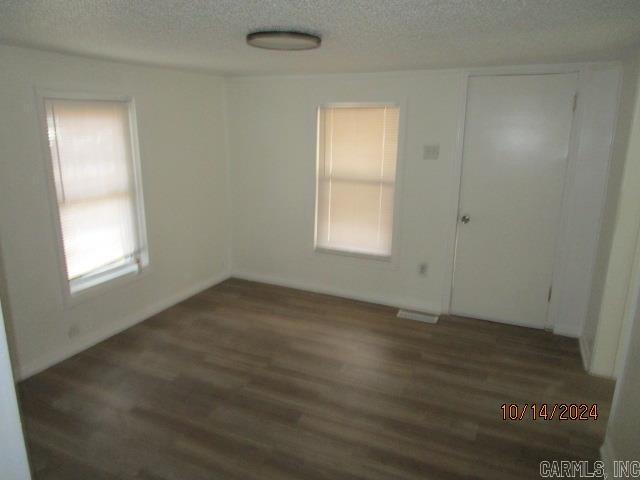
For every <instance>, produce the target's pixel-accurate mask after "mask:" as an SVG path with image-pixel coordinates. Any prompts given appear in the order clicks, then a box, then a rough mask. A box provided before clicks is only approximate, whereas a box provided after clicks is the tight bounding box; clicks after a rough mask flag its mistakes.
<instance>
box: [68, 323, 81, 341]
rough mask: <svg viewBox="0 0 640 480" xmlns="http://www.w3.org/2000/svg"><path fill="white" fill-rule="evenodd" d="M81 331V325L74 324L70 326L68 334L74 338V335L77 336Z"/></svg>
mask: <svg viewBox="0 0 640 480" xmlns="http://www.w3.org/2000/svg"><path fill="white" fill-rule="evenodd" d="M79 333H80V327H78V325H75V324H74V325H71V326H70V327H69V330H68V331H67V336H68V337H69V338H73V337H77V336H78V334H79Z"/></svg>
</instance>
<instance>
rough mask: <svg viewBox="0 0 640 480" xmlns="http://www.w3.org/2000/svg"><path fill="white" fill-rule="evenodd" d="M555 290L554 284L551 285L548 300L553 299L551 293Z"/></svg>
mask: <svg viewBox="0 0 640 480" xmlns="http://www.w3.org/2000/svg"><path fill="white" fill-rule="evenodd" d="M552 292H553V285H551V286H550V287H549V294H548V295H547V302H550V301H551V293H552Z"/></svg>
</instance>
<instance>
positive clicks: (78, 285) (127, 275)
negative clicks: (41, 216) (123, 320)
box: [35, 87, 150, 307]
mask: <svg viewBox="0 0 640 480" xmlns="http://www.w3.org/2000/svg"><path fill="white" fill-rule="evenodd" d="M35 96H36V109H37V113H38V118H39V123H40V138H41V143H42V149H43V160H44V164H45V165H44V167H45V173H46V179H47V190H48V191H47V197H48V198H47V199H48V203H49V213H50V215H51V220H52V224H53V231H54V236H55V247H56V251H57V257H58V273H59V277H60V284H61V289H62V298H63V302H64V305H65V306H67V307H70V306H73V305H75V304H77V303H79V302H81V301H84V300H85V299H87V298H90V297H92V296H95V295H96V294H100V293H103V292H105V291H107V290H110V289H112V288H114V287H116V286H119V285H124V284H126V283H129V282H130V281H132V280H133V279H139V278H140V277H142V276H144V275H146V274H147V273H148V271H149V269H150V257H149V243H148V238H147V226H146V224H147V220H146V214H145V204H144V192H143V186H142V165H141V159H140V144H139V139H138V123H137V115H136V104H135V100H134V98H133V96H131V95H125V94H120V93H97V92H85V91H68V90H52V89H46V88H37V87H36V88H35ZM51 99H53V100H88V101H107V102H109V101H110V102H123V103H126V104H127V110H128V117H129V140H130V146H131V163H132V169H131V171H132V179H131V181H132V186H133V190H134V191H133V192H132V193H133V198H134V213H135V219H136V234H137V238H138V250H139V256H138V257H137V258H136V259H133V260H132V261H130V262H125V263H124V264H119V265H116V266H114V267H112V268H109V269H106V270H104V271H101V272H97V273H93V274H89V275H86V276H85V277H81V278H77V279H71V280H70V279H69V278H68V273H67V264H66V261H65V256H64V241H63V237H62V225H61V222H60V212H59V209H58V202H57V194H56V186H55V177H54V171H53V159H52V156H51V149H50V146H49V137H48V125H47V111H46V107H45V101H46V100H51Z"/></svg>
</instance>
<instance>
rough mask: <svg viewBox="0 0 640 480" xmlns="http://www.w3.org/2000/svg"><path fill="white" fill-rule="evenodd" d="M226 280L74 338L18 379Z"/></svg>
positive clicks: (182, 293) (22, 370)
mask: <svg viewBox="0 0 640 480" xmlns="http://www.w3.org/2000/svg"><path fill="white" fill-rule="evenodd" d="M227 278H229V274H228V273H223V274H221V275H216V276H214V277H211V278H208V279H207V280H203V281H201V282H198V283H196V284H194V285H192V286H190V287H188V288H185V289H184V290H182V291H180V292H177V293H175V294H173V295H171V296H170V297H166V298H163V299H162V300H161V301H159V302H156V303H155V304H153V305H149V306H148V307H146V308H143V309H142V310H140V311H138V312H135V313H134V314H131V315H127V316H126V317H125V318H122V319H120V320H119V321H118V322H115V323H112V324H110V325H108V326H107V327H106V328H103V329H100V330H96V331H93V332H90V333H89V334H87V335H84V336H82V337H78V338H75V339H73V341H72V342H71V343H70V344H69V345H67V346H65V348H64V349H60V350H56V351H53V352H49V353H47V354H45V355H43V356H42V357H39V358H37V359H36V360H34V361H32V362H30V363H28V364H25V365H20V366H19V367H18V375H17V376H18V379H19V380H25V379H26V378H29V377H30V376H32V375H35V374H36V373H40V372H41V371H43V370H46V369H47V368H49V367H51V366H53V365H55V364H56V363H59V362H61V361H63V360H66V359H67V358H69V357H72V356H74V355H76V354H78V353H80V352H82V351H83V350H86V349H87V348H90V347H92V346H94V345H96V344H97V343H100V342H102V341H103V340H106V339H107V338H109V337H112V336H113V335H116V334H117V333H120V332H122V331H123V330H126V329H127V328H130V327H132V326H134V325H136V324H137V323H140V322H142V321H144V320H146V319H148V318H149V317H152V316H153V315H156V314H157V313H160V312H162V311H163V310H166V309H167V308H169V307H172V306H173V305H175V304H177V303H180V302H181V301H183V300H186V299H187V298H189V297H192V296H193V295H195V294H197V293H200V292H201V291H203V290H206V289H207V288H210V287H212V286H214V285H217V284H218V283H220V282H223V281H224V280H226V279H227Z"/></svg>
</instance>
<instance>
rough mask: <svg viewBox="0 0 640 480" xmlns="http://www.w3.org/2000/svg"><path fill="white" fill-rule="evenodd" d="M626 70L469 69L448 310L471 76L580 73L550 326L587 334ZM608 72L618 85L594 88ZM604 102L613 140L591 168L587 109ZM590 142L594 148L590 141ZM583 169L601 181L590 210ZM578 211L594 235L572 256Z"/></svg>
mask: <svg viewBox="0 0 640 480" xmlns="http://www.w3.org/2000/svg"><path fill="white" fill-rule="evenodd" d="M621 71H622V68H621V64H620V62H607V63H601V64H565V65H533V66H521V67H518V66H516V67H504V68H477V69H469V70H467V71H465V72H463V76H464V78H463V82H462V85H461V92H460V98H461V102H460V105H459V114H458V127H457V135H456V148H455V154H454V161H453V163H452V168H451V179H452V180H451V185H452V188H451V198H450V205H451V208H450V212H449V222H448V231H447V239H448V242H447V246H448V248H447V249H446V258H445V261H446V271H445V279H444V290H443V293H442V307H441V310H442V313H444V314H449V313H451V301H452V296H453V295H452V293H453V286H454V285H453V284H454V269H455V261H456V258H455V257H456V249H457V242H458V233H459V232H458V226H459V222H458V217H459V215H460V195H461V185H462V168H463V154H464V134H465V124H466V114H467V103H468V93H469V92H468V86H469V79H470V78H471V77H478V76H504V75H514V76H515V75H518V76H520V75H545V74H547V75H548V74H562V73H575V74H577V76H578V83H577V87H576V94H577V96H578V97H577V98H578V101H577V104H576V110H575V112H574V115H573V122H572V125H571V134H570V137H569V151H568V158H567V165H566V173H565V178H564V185H563V193H562V201H561V207H560V208H561V212H560V224H559V226H558V233H557V239H556V246H555V253H554V266H553V273H552V286H553V294H552V296H551V300H550V302H549V308H548V310H547V319H546V322H545V327H544V328H545V329H546V330H551V331H553V332H554V333H557V334H560V335H565V336H571V337H579V336H580V335H581V333H582V327H583V324H584V318H585V316H586V310H587V308H588V301H589V296H590V292H591V284H592V277H593V269H594V267H595V262H596V256H597V248H598V240H599V233H600V227H601V224H602V217H603V213H604V207H605V201H606V187H607V180H608V177H609V175H608V174H609V164H610V160H611V154H612V150H613V148H612V147H613V145H612V143H613V135H614V131H615V124H616V120H617V112H618V108H619V103H620V90H621ZM606 72H609V73H610V76H611V78H610V79H609V83H610V84H612V85H613V87H614V88H613V90H612V91H609V92H607V93H606V94H604V95H601V94H600V92H599V91H598V90H596V89H594V86H593V84H594V83H597V80H598V75H600V76H602V74H603V73H606ZM607 95H608V96H607ZM611 97H613V100H614V101H613V102H612V101H611V100H612V98H611ZM603 101H604V103H605V105H606V106H609V107H610V108H609V111H608V112H605V114H607V115H608V116H609V118H608V121H609V123H610V126H609V129H608V130H607V131H606V132H603V135H604V136H605V137H606V138H607V139H608V143H607V144H606V145H605V146H604V150H606V151H604V150H603V151H601V152H599V154H598V152H596V154H593V153H591V152H588V153H587V156H589V153H591V161H592V163H595V164H600V167H601V168H600V169H598V168H585V167H583V166H582V165H581V164H580V162H579V159H580V157H581V156H582V157H584V155H579V152H580V149H581V147H583V143H588V142H585V140H586V138H587V137H588V135H584V132H585V131H587V130H589V127H590V126H591V124H590V123H589V121H590V120H591V123H593V120H592V119H589V118H587V116H586V114H588V113H589V111H590V110H594V109H599V108H600V103H602V102H603ZM599 102H600V103H599ZM612 103H613V105H611V104H612ZM605 110H606V108H605ZM586 147H588V145H587V146H586ZM586 147H584V148H586ZM578 174H581V175H582V176H583V177H584V176H585V175H586V176H588V177H589V181H590V182H591V183H592V184H593V185H594V186H595V190H596V191H595V196H594V195H593V194H594V191H590V192H589V193H590V194H591V195H590V196H589V197H590V198H589V202H588V205H589V207H588V210H589V211H587V209H586V208H585V207H584V201H583V200H584V198H585V192H581V191H580V190H579V189H576V188H573V187H574V185H575V184H576V180H577V179H578V178H577V177H578ZM576 213H577V214H579V215H578V216H579V217H580V218H583V219H584V218H585V217H589V220H590V223H588V224H589V229H590V232H588V234H589V235H590V236H591V237H593V238H591V241H590V242H587V243H588V244H587V245H584V246H583V248H582V251H581V252H580V253H579V254H578V255H577V256H576V255H572V249H571V246H572V244H574V243H575V240H576V239H577V237H580V238H582V235H579V234H580V228H579V226H576V225H575V224H572V218H573V217H574V215H575V214H576ZM583 230H584V229H583ZM578 264H580V265H582V267H583V271H580V268H576V265H578ZM566 315H570V318H568V319H565V318H564V316H566ZM563 320H564V321H563Z"/></svg>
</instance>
